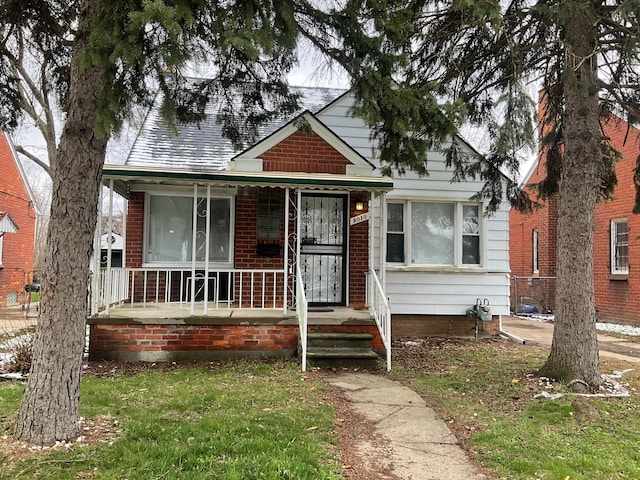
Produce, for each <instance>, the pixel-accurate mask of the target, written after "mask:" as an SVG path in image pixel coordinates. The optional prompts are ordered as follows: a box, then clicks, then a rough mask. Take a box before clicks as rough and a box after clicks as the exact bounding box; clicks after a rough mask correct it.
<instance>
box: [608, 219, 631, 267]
mask: <svg viewBox="0 0 640 480" xmlns="http://www.w3.org/2000/svg"><path fill="white" fill-rule="evenodd" d="M611 273H620V274H627V273H629V226H628V224H627V220H626V219H621V220H611Z"/></svg>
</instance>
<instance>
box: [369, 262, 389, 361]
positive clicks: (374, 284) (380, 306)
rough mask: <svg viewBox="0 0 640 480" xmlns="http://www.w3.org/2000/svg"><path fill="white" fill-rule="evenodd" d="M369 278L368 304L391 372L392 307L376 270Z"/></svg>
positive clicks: (370, 273) (370, 272) (371, 271)
mask: <svg viewBox="0 0 640 480" xmlns="http://www.w3.org/2000/svg"><path fill="white" fill-rule="evenodd" d="M367 277H368V282H367V304H368V306H369V311H370V312H371V315H372V316H373V318H374V319H375V321H376V325H377V326H378V331H379V332H380V337H381V338H382V343H383V344H384V349H385V352H386V354H387V371H391V307H390V306H389V300H388V299H387V297H386V296H385V294H384V290H383V288H382V284H381V283H380V280H379V279H378V275H377V274H376V272H375V270H373V269H369V272H368V275H367Z"/></svg>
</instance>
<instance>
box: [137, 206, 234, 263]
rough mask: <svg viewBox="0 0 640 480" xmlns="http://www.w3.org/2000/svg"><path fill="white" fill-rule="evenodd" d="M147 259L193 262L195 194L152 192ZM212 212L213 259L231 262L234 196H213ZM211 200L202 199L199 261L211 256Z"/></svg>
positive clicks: (198, 225)
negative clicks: (180, 194)
mask: <svg viewBox="0 0 640 480" xmlns="http://www.w3.org/2000/svg"><path fill="white" fill-rule="evenodd" d="M147 198H148V224H147V225H148V229H147V232H148V234H147V249H146V261H147V262H149V263H186V262H191V261H192V251H193V235H194V228H193V217H194V215H193V197H186V196H178V195H156V194H150V195H148V197H147ZM210 205H211V213H210V215H209V227H210V228H209V262H210V263H222V264H229V263H230V262H231V198H229V197H226V198H221V197H212V198H211V199H210ZM206 222H207V199H206V198H198V202H197V211H196V228H195V235H196V251H195V259H196V261H197V262H205V260H206V255H207V248H206V247H207V245H206V235H207V225H206Z"/></svg>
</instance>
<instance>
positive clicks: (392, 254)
mask: <svg viewBox="0 0 640 480" xmlns="http://www.w3.org/2000/svg"><path fill="white" fill-rule="evenodd" d="M481 233H482V229H481V222H480V205H478V204H466V203H461V202H421V201H407V202H402V203H400V202H392V203H389V204H388V208H387V262H391V263H404V264H410V265H456V266H464V265H480V263H481V255H480V253H481V245H482V242H481ZM405 234H406V236H407V237H408V238H406V237H405ZM407 240H408V241H407ZM405 250H406V252H407V253H408V254H407V255H405Z"/></svg>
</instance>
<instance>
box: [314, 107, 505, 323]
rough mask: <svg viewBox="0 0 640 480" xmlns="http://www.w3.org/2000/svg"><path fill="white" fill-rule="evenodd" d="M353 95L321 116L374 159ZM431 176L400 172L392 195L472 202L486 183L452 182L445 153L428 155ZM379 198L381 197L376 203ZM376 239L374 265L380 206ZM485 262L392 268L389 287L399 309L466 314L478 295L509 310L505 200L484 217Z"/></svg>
mask: <svg viewBox="0 0 640 480" xmlns="http://www.w3.org/2000/svg"><path fill="white" fill-rule="evenodd" d="M352 103H353V102H352V99H351V98H350V97H349V96H345V97H342V98H340V99H339V100H338V101H337V102H335V103H334V104H331V105H330V106H328V107H327V108H325V109H323V110H321V111H320V112H319V113H318V115H317V116H318V118H319V120H320V121H322V122H323V123H324V124H325V125H326V126H327V127H329V128H330V129H331V130H333V132H334V133H335V134H336V135H338V136H339V137H341V138H342V139H343V140H344V141H345V142H346V143H347V144H349V145H350V146H351V147H352V148H354V149H355V150H356V151H358V152H359V153H360V154H361V155H362V156H363V157H365V158H366V159H368V160H369V161H370V162H372V163H373V164H377V161H376V159H375V158H373V151H372V145H373V143H372V140H371V139H370V138H369V133H370V132H369V129H368V128H367V127H366V126H365V125H364V123H363V122H362V120H360V119H359V118H353V117H351V116H350V115H349V107H350V106H351V105H352ZM427 168H428V171H429V176H428V177H420V176H418V175H417V174H415V173H414V172H407V173H406V174H405V175H403V176H394V179H393V182H394V189H393V191H391V192H389V193H388V194H387V200H388V201H389V200H407V199H411V200H436V201H437V200H446V201H468V200H469V199H470V198H471V197H472V196H473V195H475V194H476V193H477V192H478V191H479V190H480V188H481V186H482V184H481V182H479V181H466V182H451V179H452V174H453V172H452V171H451V170H450V169H447V168H446V166H445V157H444V155H443V154H442V153H441V152H431V153H430V154H429V156H428V163H427ZM376 203H377V202H376ZM372 214H373V215H372V216H373V219H372V220H371V221H372V222H373V224H374V225H375V233H376V238H375V242H374V258H375V259H374V265H376V266H377V265H379V264H380V263H379V262H380V260H379V259H380V238H379V232H380V230H379V228H378V225H379V223H380V219H379V215H380V209H379V205H374V206H373V209H372ZM483 233H484V240H485V241H484V247H483V248H482V250H481V254H482V255H483V258H484V261H483V265H482V267H481V268H473V267H470V268H465V269H453V268H441V269H438V268H423V269H421V268H419V267H418V268H416V267H412V266H407V267H400V268H398V267H388V268H387V273H386V286H385V288H386V292H387V295H388V296H389V298H390V300H391V310H392V313H394V314H427V315H464V314H465V312H466V309H467V308H469V307H470V306H472V305H474V304H475V302H476V299H477V298H481V299H482V300H483V301H484V299H485V298H486V299H488V300H489V303H490V305H491V307H492V313H493V314H494V315H507V314H508V313H509V212H508V206H507V204H506V203H504V202H503V203H502V205H501V207H500V209H499V210H498V212H496V213H495V214H493V215H492V216H491V217H489V218H486V219H484V232H483Z"/></svg>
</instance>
